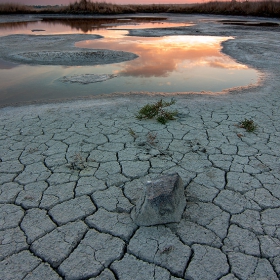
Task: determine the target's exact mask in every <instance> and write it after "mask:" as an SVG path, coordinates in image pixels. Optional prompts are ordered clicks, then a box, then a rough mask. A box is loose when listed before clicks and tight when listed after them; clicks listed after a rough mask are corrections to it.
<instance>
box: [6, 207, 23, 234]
mask: <svg viewBox="0 0 280 280" xmlns="http://www.w3.org/2000/svg"><path fill="white" fill-rule="evenodd" d="M0 213H1V215H0V230H5V229H9V228H13V227H16V226H18V225H19V223H20V221H21V219H22V217H23V215H24V212H23V210H22V208H21V207H19V206H16V205H13V204H3V205H1V204H0Z"/></svg>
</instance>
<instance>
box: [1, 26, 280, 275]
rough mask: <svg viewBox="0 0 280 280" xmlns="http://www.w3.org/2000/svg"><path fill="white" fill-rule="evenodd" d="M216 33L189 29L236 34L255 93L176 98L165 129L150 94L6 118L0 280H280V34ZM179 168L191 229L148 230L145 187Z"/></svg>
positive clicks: (227, 48)
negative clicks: (140, 219)
mask: <svg viewBox="0 0 280 280" xmlns="http://www.w3.org/2000/svg"><path fill="white" fill-rule="evenodd" d="M210 25H211V24H210V23H209V22H204V21H202V22H201V23H200V24H198V25H197V26H195V27H192V28H193V29H191V30H190V29H188V30H187V31H185V33H188V32H189V33H192V32H197V30H199V33H205V34H206V33H207V32H208V33H211V32H212V33H213V32H214V31H215V32H216V35H217V34H219V33H222V32H224V33H226V32H228V34H232V35H234V36H236V39H235V40H230V41H228V42H226V43H225V44H224V52H226V53H228V54H231V56H233V57H234V58H236V59H238V60H239V61H241V62H243V63H246V64H249V65H251V66H254V67H255V68H256V69H258V70H259V71H260V72H261V73H262V75H261V81H260V85H259V86H258V87H249V88H247V89H246V90H243V89H236V90H235V91H232V92H231V93H228V94H222V95H180V96H179V95H178V96H174V97H175V99H176V100H177V102H176V104H175V105H173V108H174V109H177V110H178V112H179V115H178V118H177V120H175V121H170V122H168V123H167V124H166V125H161V124H159V123H157V122H156V121H154V120H137V119H136V118H135V114H136V113H137V111H138V110H139V109H140V108H141V107H142V106H143V105H145V104H146V103H147V102H149V103H151V102H154V101H156V100H158V97H157V96H148V95H147V96H144V97H143V96H140V95H135V96H132V95H125V96H115V97H114V96H112V97H110V98H100V99H93V100H87V101H83V100H82V101H76V102H74V103H71V102H69V103H61V104H47V105H30V106H25V107H17V108H16V107H15V108H2V109H1V110H0V127H1V130H0V143H1V148H0V215H1V216H0V279H1V280H8V279H12V280H15V279H24V280H31V279H32V280H35V279H36V280H37V279H41V280H56V279H67V280H68V279H69V280H70V279H80V280H82V279H99V280H100V279H103V280H105V279H106V280H111V279H112V280H113V279H114V280H116V279H123V280H131V279H148V280H150V279H158V280H165V279H168V280H175V279H190V280H202V279H207V280H208V279H222V280H234V279H251V280H252V279H266V280H267V279H270V280H272V279H279V277H280V187H279V186H280V172H279V171H280V160H279V151H280V149H279V143H280V141H279V136H280V122H279V119H280V111H279V105H280V96H279V88H280V87H279V77H280V75H279V70H280V69H279V61H280V57H279V56H280V51H279V36H277V32H279V31H277V30H278V29H277V30H276V31H275V30H270V29H264V28H251V27H250V28H249V29H246V28H245V29H244V30H243V29H242V27H238V28H236V27H228V26H227V27H224V26H222V25H218V27H216V25H217V24H216V23H212V25H213V26H212V28H211V26H210ZM215 28H216V29H215ZM219 28H220V29H219ZM195 29H196V31H194V30H195ZM189 30H190V31H189ZM222 30H224V31H222ZM142 32H144V31H142ZM165 32H169V31H168V30H167V31H165ZM180 32H181V31H180ZM264 34H265V38H264ZM210 35H214V34H210ZM223 35H224V34H223ZM245 118H247V119H252V120H254V122H255V123H256V124H257V129H256V130H255V131H254V132H247V131H246V130H244V129H243V128H241V127H240V126H239V125H238V124H239V123H240V121H242V120H244V119H245ZM174 172H177V173H179V175H180V176H181V177H182V179H183V182H184V186H185V194H186V197H187V206H186V208H185V211H184V213H183V216H182V219H181V222H180V223H176V224H168V225H159V226H150V227H138V226H137V225H136V224H134V223H133V221H132V220H131V218H130V212H131V210H132V208H133V207H134V205H135V203H136V201H137V199H138V198H139V197H140V195H141V194H142V188H143V185H144V184H145V182H146V181H148V180H150V179H153V178H155V177H157V176H160V175H161V174H170V173H174Z"/></svg>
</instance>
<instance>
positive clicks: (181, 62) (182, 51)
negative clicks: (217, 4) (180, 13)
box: [0, 18, 258, 106]
mask: <svg viewBox="0 0 280 280" xmlns="http://www.w3.org/2000/svg"><path fill="white" fill-rule="evenodd" d="M191 24H192V23H191V22H184V23H168V22H164V18H122V19H117V18H114V19H112V18H111V19H102V18H101V19H100V18H99V19H98V20H93V19H75V20H74V19H72V20H70V19H45V20H43V21H37V22H28V23H16V24H15V23H12V24H0V36H7V35H11V34H29V35H30V34H32V35H53V34H99V35H101V36H103V37H104V38H102V39H98V40H86V41H81V42H77V43H76V44H75V46H76V47H77V48H87V49H110V50H119V51H127V52H132V53H135V54H137V55H138V58H136V59H133V60H130V61H126V62H121V63H112V64H106V65H96V66H52V65H47V66H46V65H24V64H15V63H12V62H9V61H4V60H0V84H1V90H0V105H1V106H5V105H8V104H15V103H22V102H34V101H50V100H57V99H60V100H64V99H71V98H79V97H85V96H92V95H100V94H110V93H114V92H126V93H129V92H143V94H144V92H162V93H173V92H178V93H184V92H209V91H211V92H221V91H222V90H224V89H228V88H232V87H240V86H247V85H249V84H254V83H256V82H257V78H258V73H257V71H256V70H254V69H250V68H248V67H247V66H245V65H242V64H239V63H237V62H235V61H234V60H233V59H231V58H230V57H229V56H226V55H224V54H222V53H221V43H222V42H223V41H225V40H229V39H233V38H231V37H214V36H166V37H160V38H158V37H134V36H128V33H129V32H128V31H127V29H132V28H167V27H179V26H188V25H191ZM0 40H1V37H0ZM83 74H95V75H101V74H109V75H111V74H114V78H112V79H109V80H106V81H102V82H97V83H89V84H80V83H69V82H68V83H65V82H62V80H61V78H62V77H64V76H66V77H68V76H73V75H83Z"/></svg>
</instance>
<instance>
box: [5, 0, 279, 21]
mask: <svg viewBox="0 0 280 280" xmlns="http://www.w3.org/2000/svg"><path fill="white" fill-rule="evenodd" d="M30 13H32V14H46V13H47V14H104V15H105V14H106V15H116V14H131V13H153V14H154V13H175V14H177V13H184V14H212V15H238V16H258V17H274V18H280V2H279V1H256V2H249V1H244V2H241V1H240V2H239V1H236V0H232V1H210V2H206V3H197V4H150V5H139V4H131V5H117V4H111V3H106V2H91V1H90V0H79V1H76V2H75V3H71V4H69V5H67V6H59V5H55V6H50V5H48V6H27V5H21V4H13V3H4V4H0V14H2V15H3V14H30Z"/></svg>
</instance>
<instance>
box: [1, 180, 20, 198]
mask: <svg viewBox="0 0 280 280" xmlns="http://www.w3.org/2000/svg"><path fill="white" fill-rule="evenodd" d="M22 189H23V187H22V186H20V185H19V184H17V183H5V184H0V203H14V202H15V199H16V197H17V195H18V193H19V192H20V191H22Z"/></svg>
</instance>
